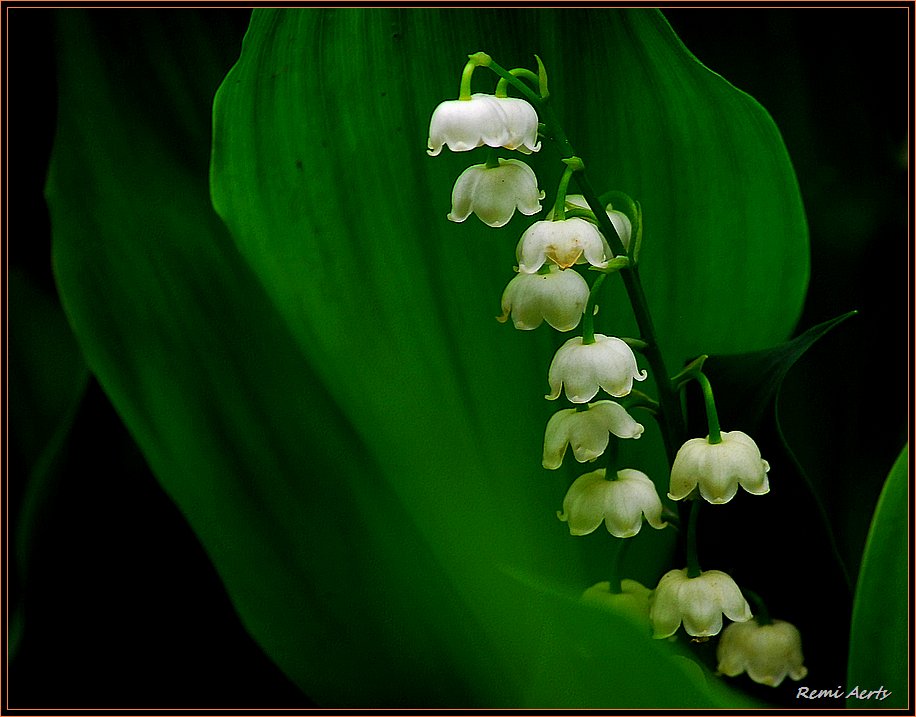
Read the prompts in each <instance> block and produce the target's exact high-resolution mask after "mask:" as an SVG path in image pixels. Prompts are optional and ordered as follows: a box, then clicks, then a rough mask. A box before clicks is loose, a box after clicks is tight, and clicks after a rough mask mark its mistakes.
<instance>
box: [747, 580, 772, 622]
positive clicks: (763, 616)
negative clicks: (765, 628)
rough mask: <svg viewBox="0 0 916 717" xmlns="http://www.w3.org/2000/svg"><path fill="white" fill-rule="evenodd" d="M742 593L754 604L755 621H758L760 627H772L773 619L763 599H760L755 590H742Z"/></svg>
mask: <svg viewBox="0 0 916 717" xmlns="http://www.w3.org/2000/svg"><path fill="white" fill-rule="evenodd" d="M741 592H742V593H744V596H745V597H746V598H748V599H749V600H750V601H751V602H752V603H754V619H755V620H756V621H757V624H758V625H772V624H773V618H771V617H770V611H769V610H767V606H766V603H765V602H764V601H763V598H762V597H760V595H758V594H757V593H755V592H754V591H753V590H748V589H746V588H742V589H741Z"/></svg>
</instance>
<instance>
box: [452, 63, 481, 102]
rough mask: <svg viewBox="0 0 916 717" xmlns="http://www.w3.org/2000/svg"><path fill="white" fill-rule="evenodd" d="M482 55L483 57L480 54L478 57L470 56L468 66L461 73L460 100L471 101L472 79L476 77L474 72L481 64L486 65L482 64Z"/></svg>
mask: <svg viewBox="0 0 916 717" xmlns="http://www.w3.org/2000/svg"><path fill="white" fill-rule="evenodd" d="M481 55H483V53H480V52H478V53H477V55H470V57H469V59H468V62H467V64H466V65H465V66H464V69H463V70H462V71H461V86H460V88H459V89H458V99H459V100H469V99H471V78H472V77H473V76H474V70H475V69H476V68H478V67H479V66H480V65H481V64H484V63H482V62H481V58H480V56H481Z"/></svg>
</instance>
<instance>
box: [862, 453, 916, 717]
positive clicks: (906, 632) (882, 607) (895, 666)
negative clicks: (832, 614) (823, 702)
mask: <svg viewBox="0 0 916 717" xmlns="http://www.w3.org/2000/svg"><path fill="white" fill-rule="evenodd" d="M909 466H910V463H909V446H904V448H903V451H901V453H900V456H899V457H898V458H897V460H896V461H895V463H894V466H893V468H891V471H890V473H889V474H888V476H887V481H886V482H885V484H884V489H883V490H882V491H881V497H880V498H879V499H878V506H877V507H876V508H875V515H874V518H872V523H871V528H870V529H869V531H868V540H867V542H866V544H865V553H864V555H863V557H862V568H861V570H860V571H859V580H858V584H857V586H856V596H855V601H854V602H853V609H852V635H851V636H850V639H849V677H848V679H847V682H846V684H847V688H848V690H849V692H850V693H851V692H852V691H853V690H854V689H855V690H856V692H855V695H854V696H848V697H847V699H846V706H847V707H855V708H860V709H874V708H882V709H892V708H898V709H902V708H905V707H909V706H911V705H908V696H909V695H910V694H911V693H910V682H909V680H910V679H911V677H912V671H911V670H909V669H907V664H908V663H907V657H908V655H909V654H910V650H909V639H910V638H911V637H912V632H911V630H910V625H909V617H910V614H911V613H910V610H909V609H908V602H907V597H908V593H907V587H908V586H909V585H911V584H912V583H911V576H910V575H909V566H910V565H911V562H910V560H909V559H908V548H911V546H912V543H911V541H910V537H909V515H908V507H909V505H910V494H909V490H911V488H910V473H909ZM882 688H883V689H884V690H886V691H888V692H889V693H890V694H888V695H886V696H884V699H881V700H880V701H878V697H879V695H876V694H872V691H874V690H878V689H882ZM866 695H870V698H866ZM882 695H883V693H882ZM863 698H864V699H863Z"/></svg>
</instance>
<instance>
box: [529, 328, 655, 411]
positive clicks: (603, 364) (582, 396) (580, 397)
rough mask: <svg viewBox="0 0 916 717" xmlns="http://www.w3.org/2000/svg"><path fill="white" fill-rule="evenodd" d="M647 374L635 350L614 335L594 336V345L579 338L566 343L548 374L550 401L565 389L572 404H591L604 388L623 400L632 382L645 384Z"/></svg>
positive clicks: (630, 388) (631, 387)
mask: <svg viewBox="0 0 916 717" xmlns="http://www.w3.org/2000/svg"><path fill="white" fill-rule="evenodd" d="M645 378H646V372H645V371H640V370H639V367H638V366H637V365H636V356H635V355H634V354H633V349H631V348H630V347H629V346H627V345H626V343H624V342H623V341H621V340H620V339H618V338H615V337H613V336H605V335H604V334H595V342H594V343H592V344H583V343H582V337H581V336H576V337H574V338H571V339H570V340H569V341H567V342H566V343H565V344H563V345H562V346H561V347H560V348H559V350H558V351H557V353H556V355H554V357H553V361H552V362H551V363H550V369H549V371H548V374H547V380H548V382H549V383H550V393H549V394H548V395H547V396H545V398H547V399H549V400H551V401H552V400H554V399H556V398H559V396H560V391H561V390H562V389H563V388H564V387H565V390H566V398H568V399H569V400H570V401H571V402H572V403H588V402H589V401H591V400H592V399H593V398H594V397H595V395H596V394H597V393H598V390H599V389H604V390H605V391H607V392H608V393H609V394H610V395H611V396H614V397H615V398H620V397H621V396H626V395H627V394H628V393H629V392H630V391H631V390H633V380H634V379H635V380H637V381H644V380H645Z"/></svg>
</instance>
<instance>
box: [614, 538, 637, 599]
mask: <svg viewBox="0 0 916 717" xmlns="http://www.w3.org/2000/svg"><path fill="white" fill-rule="evenodd" d="M615 542H616V543H617V549H616V550H615V551H614V557H613V558H611V569H610V571H609V572H610V575H609V579H608V583H610V588H609V591H610V593H611V594H612V595H620V593H622V592H623V588H622V587H621V586H620V573H621V572H623V571H622V570H621V569H620V566H621V565H622V564H623V558H624V555H625V554H626V552H627V548H629V547H630V544H631V542H632V541H631V540H630V539H629V538H618V539H617V540H616V541H615Z"/></svg>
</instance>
